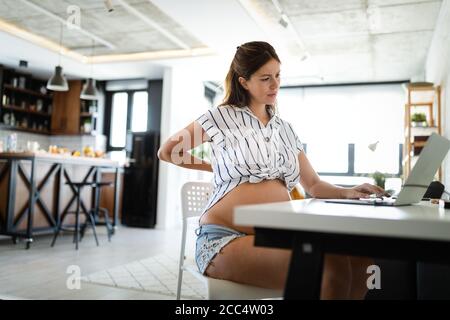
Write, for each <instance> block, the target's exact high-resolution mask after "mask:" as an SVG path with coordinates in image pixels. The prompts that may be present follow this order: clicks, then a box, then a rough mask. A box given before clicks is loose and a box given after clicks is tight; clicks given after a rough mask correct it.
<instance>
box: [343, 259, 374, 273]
mask: <svg viewBox="0 0 450 320" xmlns="http://www.w3.org/2000/svg"><path fill="white" fill-rule="evenodd" d="M349 260H350V265H351V268H352V273H353V274H355V273H356V274H367V270H368V268H369V267H370V266H371V265H374V263H375V260H374V259H373V258H369V257H352V256H351V257H349Z"/></svg>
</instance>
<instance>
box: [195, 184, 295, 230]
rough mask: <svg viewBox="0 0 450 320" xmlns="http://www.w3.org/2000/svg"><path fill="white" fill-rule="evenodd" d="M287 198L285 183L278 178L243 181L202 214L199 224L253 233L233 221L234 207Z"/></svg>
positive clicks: (289, 198) (286, 199)
mask: <svg viewBox="0 0 450 320" xmlns="http://www.w3.org/2000/svg"><path fill="white" fill-rule="evenodd" d="M289 200H291V197H290V196H289V192H288V191H287V189H286V185H285V184H284V182H283V181H281V180H279V179H275V180H263V181H261V182H259V183H249V182H245V183H243V184H240V185H239V186H237V187H236V188H234V189H233V190H231V191H230V192H228V193H227V194H226V195H225V196H224V197H223V198H222V199H220V200H219V201H218V202H217V203H216V204H215V205H214V206H213V207H212V208H210V209H209V210H208V211H207V212H206V213H205V214H204V215H203V216H202V218H201V220H200V224H219V225H223V226H227V227H230V228H232V229H234V230H238V231H240V232H244V233H247V234H254V233H255V232H254V229H253V228H250V227H244V226H239V225H235V224H234V223H233V209H234V207H236V206H239V205H246V204H259V203H268V202H278V201H289Z"/></svg>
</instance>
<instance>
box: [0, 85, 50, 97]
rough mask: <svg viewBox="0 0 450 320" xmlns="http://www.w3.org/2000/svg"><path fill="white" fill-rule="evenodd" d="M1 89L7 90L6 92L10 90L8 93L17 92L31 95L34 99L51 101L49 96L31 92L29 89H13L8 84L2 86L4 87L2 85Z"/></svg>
mask: <svg viewBox="0 0 450 320" xmlns="http://www.w3.org/2000/svg"><path fill="white" fill-rule="evenodd" d="M3 88H4V89H8V90H10V91H15V92H19V93H26V94H30V95H33V96H36V97H40V98H45V99H52V96H51V95H48V94H42V93H40V92H37V91H33V90H30V89H23V88H18V87H14V86H12V85H10V84H4V85H3Z"/></svg>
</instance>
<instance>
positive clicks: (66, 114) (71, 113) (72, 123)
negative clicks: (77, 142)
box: [52, 80, 82, 134]
mask: <svg viewBox="0 0 450 320" xmlns="http://www.w3.org/2000/svg"><path fill="white" fill-rule="evenodd" d="M81 89H82V83H81V80H70V81H69V91H65V92H55V93H54V96H53V112H52V133H53V134H79V133H80V94H81Z"/></svg>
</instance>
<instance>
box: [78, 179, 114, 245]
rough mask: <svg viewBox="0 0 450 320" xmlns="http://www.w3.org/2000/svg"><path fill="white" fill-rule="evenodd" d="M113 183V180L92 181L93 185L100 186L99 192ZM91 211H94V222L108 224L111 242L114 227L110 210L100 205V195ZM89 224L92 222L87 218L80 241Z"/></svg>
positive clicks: (107, 229) (107, 230)
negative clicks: (101, 217)
mask: <svg viewBox="0 0 450 320" xmlns="http://www.w3.org/2000/svg"><path fill="white" fill-rule="evenodd" d="M112 185H113V183H112V182H94V183H92V186H93V187H94V188H96V189H97V188H98V189H99V192H101V191H100V190H101V188H103V187H110V186H112ZM90 212H91V213H92V215H93V217H94V222H95V224H96V225H97V226H98V225H105V226H106V232H107V234H108V241H109V242H111V236H112V235H113V234H114V228H113V226H112V224H111V221H110V220H109V210H108V209H106V208H102V207H100V196H98V197H97V202H96V203H95V207H94V208H92V209H91V210H90ZM100 213H102V214H103V219H104V221H103V222H102V221H100V220H99V218H100ZM88 224H92V223H91V222H90V221H89V220H87V219H86V221H85V223H84V224H83V226H82V227H81V238H80V241H81V240H82V239H83V237H84V232H85V230H86V227H87V225H88Z"/></svg>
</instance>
